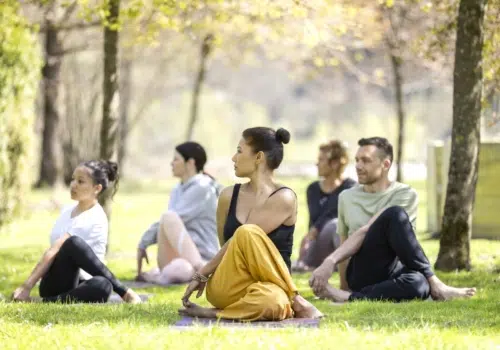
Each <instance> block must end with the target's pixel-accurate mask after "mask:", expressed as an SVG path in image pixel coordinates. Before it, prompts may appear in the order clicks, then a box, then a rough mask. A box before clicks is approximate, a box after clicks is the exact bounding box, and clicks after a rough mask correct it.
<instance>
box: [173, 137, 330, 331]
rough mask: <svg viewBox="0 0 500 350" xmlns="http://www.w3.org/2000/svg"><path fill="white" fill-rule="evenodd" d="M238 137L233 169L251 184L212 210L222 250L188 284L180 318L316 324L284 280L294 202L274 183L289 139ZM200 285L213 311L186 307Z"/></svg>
mask: <svg viewBox="0 0 500 350" xmlns="http://www.w3.org/2000/svg"><path fill="white" fill-rule="evenodd" d="M242 136H243V137H242V139H241V141H240V143H239V145H238V147H237V152H236V154H235V155H234V156H233V162H234V170H235V174H236V176H238V177H247V178H250V181H249V182H247V183H244V184H242V185H240V184H237V185H234V186H231V187H227V188H225V189H224V190H223V191H222V193H221V195H220V198H219V202H218V207H217V230H218V233H219V240H220V242H221V245H222V248H221V250H220V251H219V252H218V253H217V255H216V256H215V257H214V258H213V259H212V260H211V261H209V262H208V263H207V264H206V265H205V266H203V267H202V268H201V269H200V270H199V271H197V273H196V274H195V276H194V277H193V280H192V281H191V283H190V284H189V285H188V287H187V289H186V292H185V294H184V296H183V298H182V303H183V305H184V308H183V309H180V310H179V313H180V314H181V315H186V316H192V317H207V318H210V317H217V318H224V319H236V320H245V321H253V320H273V321H277V320H284V319H287V318H291V317H297V318H313V317H321V316H322V314H321V313H320V312H319V311H318V310H317V309H316V308H315V307H314V306H313V305H312V304H311V303H309V302H308V301H307V300H306V299H304V298H303V297H302V296H300V295H299V294H298V291H297V287H296V286H295V284H294V283H293V281H292V277H291V275H290V268H291V266H290V265H291V261H290V256H291V253H292V246H293V232H294V228H295V221H296V220H297V198H296V196H295V193H294V192H293V191H292V190H291V189H290V188H288V187H286V186H283V185H281V184H279V183H276V182H275V181H274V179H273V172H274V170H275V169H277V168H278V166H279V165H280V163H281V161H282V159H283V144H284V143H285V144H286V143H288V141H289V139H290V134H289V133H288V131H286V130H284V129H278V130H277V131H274V130H273V129H270V128H265V127H256V128H250V129H246V130H245V131H244V132H243V135H242ZM205 286H206V292H207V293H206V295H207V300H208V301H209V302H210V303H211V304H212V305H213V306H214V308H203V307H199V306H197V305H196V304H194V303H192V302H191V301H190V300H189V299H190V297H191V294H192V293H194V292H197V297H200V296H201V294H202V293H203V290H204V289H205Z"/></svg>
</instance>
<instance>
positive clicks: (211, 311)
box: [178, 303, 219, 318]
mask: <svg viewBox="0 0 500 350" xmlns="http://www.w3.org/2000/svg"><path fill="white" fill-rule="evenodd" d="M218 311H219V310H218V309H215V308H209V307H201V306H199V305H196V304H195V303H190V304H189V307H185V308H182V309H179V311H178V312H179V315H181V316H189V317H200V318H216V317H217V312H218Z"/></svg>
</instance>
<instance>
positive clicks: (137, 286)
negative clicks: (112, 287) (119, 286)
mask: <svg viewBox="0 0 500 350" xmlns="http://www.w3.org/2000/svg"><path fill="white" fill-rule="evenodd" d="M121 282H122V283H123V285H124V286H125V287H129V288H132V289H141V288H142V289H144V288H168V287H171V286H187V283H171V284H167V285H162V284H156V283H150V282H138V281H123V280H122V281H121Z"/></svg>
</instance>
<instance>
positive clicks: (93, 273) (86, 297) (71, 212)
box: [12, 160, 142, 304]
mask: <svg viewBox="0 0 500 350" xmlns="http://www.w3.org/2000/svg"><path fill="white" fill-rule="evenodd" d="M117 182H118V165H117V164H116V163H114V162H110V161H102V160H91V161H87V162H84V163H81V164H80V165H78V166H77V167H76V169H75V170H74V172H73V177H72V179H71V185H70V192H71V199H73V200H75V201H77V203H75V204H72V205H70V206H68V207H65V208H64V209H63V210H62V213H61V215H60V216H59V218H58V219H57V221H56V222H55V224H54V227H53V229H52V233H51V235H50V242H51V246H50V248H49V249H47V251H46V252H45V254H44V255H43V256H42V258H41V259H40V262H39V263H38V264H37V265H36V266H35V268H34V269H33V272H32V273H31V274H30V276H29V277H28V279H27V280H26V281H25V282H24V283H23V284H22V285H21V286H20V287H19V288H17V289H16V290H15V291H14V293H13V294H12V299H13V300H14V301H31V300H32V298H31V297H30V293H31V290H32V289H33V287H34V286H35V285H36V283H37V282H38V281H39V280H41V281H40V287H39V292H40V296H41V297H42V301H43V302H59V303H75V302H78V303H105V302H106V301H107V300H108V298H109V297H110V295H111V293H112V292H113V291H115V292H116V293H117V294H118V295H119V296H120V297H121V298H122V299H123V300H124V301H125V302H127V303H133V304H138V303H141V302H142V301H141V298H140V297H139V295H137V294H136V293H135V292H134V291H133V290H132V289H130V288H127V287H126V286H124V285H123V284H122V283H121V282H120V281H119V280H118V279H117V278H116V277H115V276H114V275H113V273H111V271H110V270H109V269H108V268H107V267H106V265H105V264H104V262H103V261H104V257H105V254H106V244H107V241H108V218H107V216H106V213H105V212H104V209H103V208H102V207H101V205H100V204H99V202H98V200H97V199H98V197H99V195H101V194H102V193H103V192H104V191H105V190H106V189H107V188H108V187H110V185H113V187H114V190H115V191H116V185H117Z"/></svg>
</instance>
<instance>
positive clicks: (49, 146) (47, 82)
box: [36, 2, 63, 187]
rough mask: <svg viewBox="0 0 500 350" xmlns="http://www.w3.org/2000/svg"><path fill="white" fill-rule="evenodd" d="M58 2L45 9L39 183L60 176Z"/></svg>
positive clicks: (51, 184) (61, 46) (52, 184)
mask: <svg viewBox="0 0 500 350" xmlns="http://www.w3.org/2000/svg"><path fill="white" fill-rule="evenodd" d="M56 11H57V6H56V3H55V2H52V3H51V4H50V5H48V8H47V11H46V13H45V23H44V26H45V40H44V49H45V63H44V66H43V69H42V76H43V101H44V104H43V132H42V152H41V155H40V174H39V177H38V181H37V183H36V187H42V186H44V185H48V186H50V187H52V186H54V185H55V184H56V183H58V182H59V181H60V180H61V175H62V164H61V157H60V155H61V150H60V144H59V141H58V133H59V120H60V112H59V110H60V108H59V91H60V72H61V64H62V55H63V53H62V51H63V44H62V40H61V31H60V30H59V29H58V28H57V23H56V16H57V15H56Z"/></svg>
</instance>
